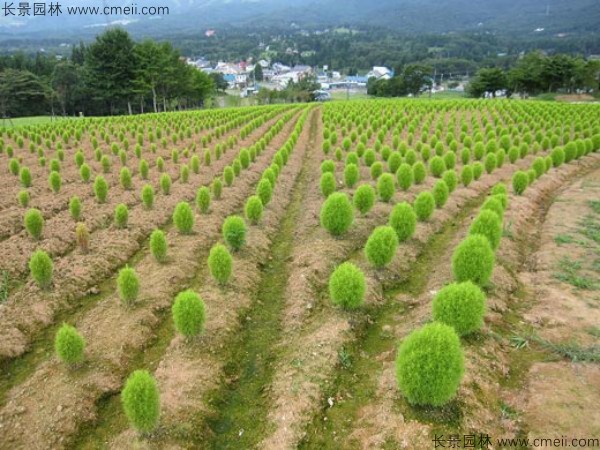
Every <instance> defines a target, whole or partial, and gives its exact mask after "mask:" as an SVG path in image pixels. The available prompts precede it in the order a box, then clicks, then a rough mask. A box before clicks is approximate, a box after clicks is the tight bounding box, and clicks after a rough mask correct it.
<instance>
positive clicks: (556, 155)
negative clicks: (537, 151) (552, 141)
mask: <svg viewBox="0 0 600 450" xmlns="http://www.w3.org/2000/svg"><path fill="white" fill-rule="evenodd" d="M550 156H551V157H552V164H553V165H554V167H559V166H561V165H562V164H563V163H564V162H565V151H564V150H563V149H562V148H561V147H556V148H555V149H554V150H552V153H550Z"/></svg>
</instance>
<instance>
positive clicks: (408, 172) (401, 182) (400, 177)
mask: <svg viewBox="0 0 600 450" xmlns="http://www.w3.org/2000/svg"><path fill="white" fill-rule="evenodd" d="M396 181H397V182H398V186H399V187H400V189H402V190H403V191H407V190H408V189H409V188H410V187H411V186H412V183H413V169H412V167H411V166H410V165H409V164H406V163H403V164H401V165H400V167H399V168H398V171H397V172H396Z"/></svg>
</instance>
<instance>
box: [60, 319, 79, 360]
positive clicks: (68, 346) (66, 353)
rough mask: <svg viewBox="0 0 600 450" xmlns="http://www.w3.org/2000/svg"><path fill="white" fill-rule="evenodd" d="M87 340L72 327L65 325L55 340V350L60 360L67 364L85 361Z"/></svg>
mask: <svg viewBox="0 0 600 450" xmlns="http://www.w3.org/2000/svg"><path fill="white" fill-rule="evenodd" d="M84 349H85V340H84V339H83V337H82V336H81V335H80V334H79V332H78V331H77V330H76V329H75V327H72V326H71V325H67V324H66V323H65V324H63V325H62V326H61V327H60V328H59V330H58V332H57V333H56V337H55V338H54V350H55V351H56V355H57V356H58V359H60V360H61V361H62V362H64V363H66V364H76V363H78V362H81V361H82V360H83V351H84Z"/></svg>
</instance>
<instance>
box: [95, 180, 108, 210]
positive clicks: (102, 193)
mask: <svg viewBox="0 0 600 450" xmlns="http://www.w3.org/2000/svg"><path fill="white" fill-rule="evenodd" d="M94 194H95V195H96V200H97V201H98V203H104V202H106V197H107V196H108V183H107V182H106V180H105V179H104V177H103V176H102V175H98V176H97V177H96V179H95V180H94Z"/></svg>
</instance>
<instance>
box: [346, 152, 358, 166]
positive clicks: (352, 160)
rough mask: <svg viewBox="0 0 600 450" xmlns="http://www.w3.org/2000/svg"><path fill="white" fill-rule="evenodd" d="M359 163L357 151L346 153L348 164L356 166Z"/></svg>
mask: <svg viewBox="0 0 600 450" xmlns="http://www.w3.org/2000/svg"><path fill="white" fill-rule="evenodd" d="M358 163H359V159H358V155H357V154H356V152H350V153H348V154H347V155H346V166H348V165H350V164H355V165H356V166H358Z"/></svg>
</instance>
